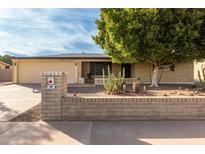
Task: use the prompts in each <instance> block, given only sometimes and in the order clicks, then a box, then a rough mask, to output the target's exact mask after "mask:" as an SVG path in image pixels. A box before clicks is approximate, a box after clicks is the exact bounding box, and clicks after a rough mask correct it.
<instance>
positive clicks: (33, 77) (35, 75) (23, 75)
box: [17, 60, 76, 83]
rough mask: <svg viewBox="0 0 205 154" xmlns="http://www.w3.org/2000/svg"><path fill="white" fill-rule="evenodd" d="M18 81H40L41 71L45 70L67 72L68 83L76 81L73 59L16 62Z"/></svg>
mask: <svg viewBox="0 0 205 154" xmlns="http://www.w3.org/2000/svg"><path fill="white" fill-rule="evenodd" d="M17 70H18V71H17V82H18V83H41V75H40V74H41V73H42V72H47V71H64V72H68V83H75V82H76V80H75V79H76V78H75V75H76V73H75V72H76V68H75V61H61V60H23V61H19V62H18V64H17Z"/></svg>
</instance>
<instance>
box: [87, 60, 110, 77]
mask: <svg viewBox="0 0 205 154" xmlns="http://www.w3.org/2000/svg"><path fill="white" fill-rule="evenodd" d="M108 66H109V67H110V71H111V72H112V63H111V62H91V63H90V74H91V75H94V76H95V75H99V76H102V75H103V74H102V71H103V69H104V70H105V75H107V73H108Z"/></svg>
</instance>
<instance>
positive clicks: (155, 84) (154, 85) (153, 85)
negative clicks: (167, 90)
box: [149, 66, 159, 87]
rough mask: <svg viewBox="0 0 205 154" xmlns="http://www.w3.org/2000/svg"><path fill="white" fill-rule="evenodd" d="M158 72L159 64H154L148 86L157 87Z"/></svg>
mask: <svg viewBox="0 0 205 154" xmlns="http://www.w3.org/2000/svg"><path fill="white" fill-rule="evenodd" d="M158 73H159V66H154V70H153V73H152V83H151V85H150V86H149V87H159V85H158V81H157V79H158Z"/></svg>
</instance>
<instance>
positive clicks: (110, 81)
mask: <svg viewBox="0 0 205 154" xmlns="http://www.w3.org/2000/svg"><path fill="white" fill-rule="evenodd" d="M124 77H125V69H124V68H123V74H122V73H121V72H119V73H118V76H117V77H116V76H115V75H114V74H113V73H111V71H110V67H109V66H108V75H107V78H105V70H104V69H103V86H104V88H105V91H106V93H108V94H117V93H119V92H120V91H122V86H123V83H124Z"/></svg>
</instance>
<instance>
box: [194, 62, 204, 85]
mask: <svg viewBox="0 0 205 154" xmlns="http://www.w3.org/2000/svg"><path fill="white" fill-rule="evenodd" d="M203 68H205V61H200V62H194V82H195V83H198V82H199V77H198V71H200V73H201V76H202V69H203ZM202 77H203V76H202Z"/></svg>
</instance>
